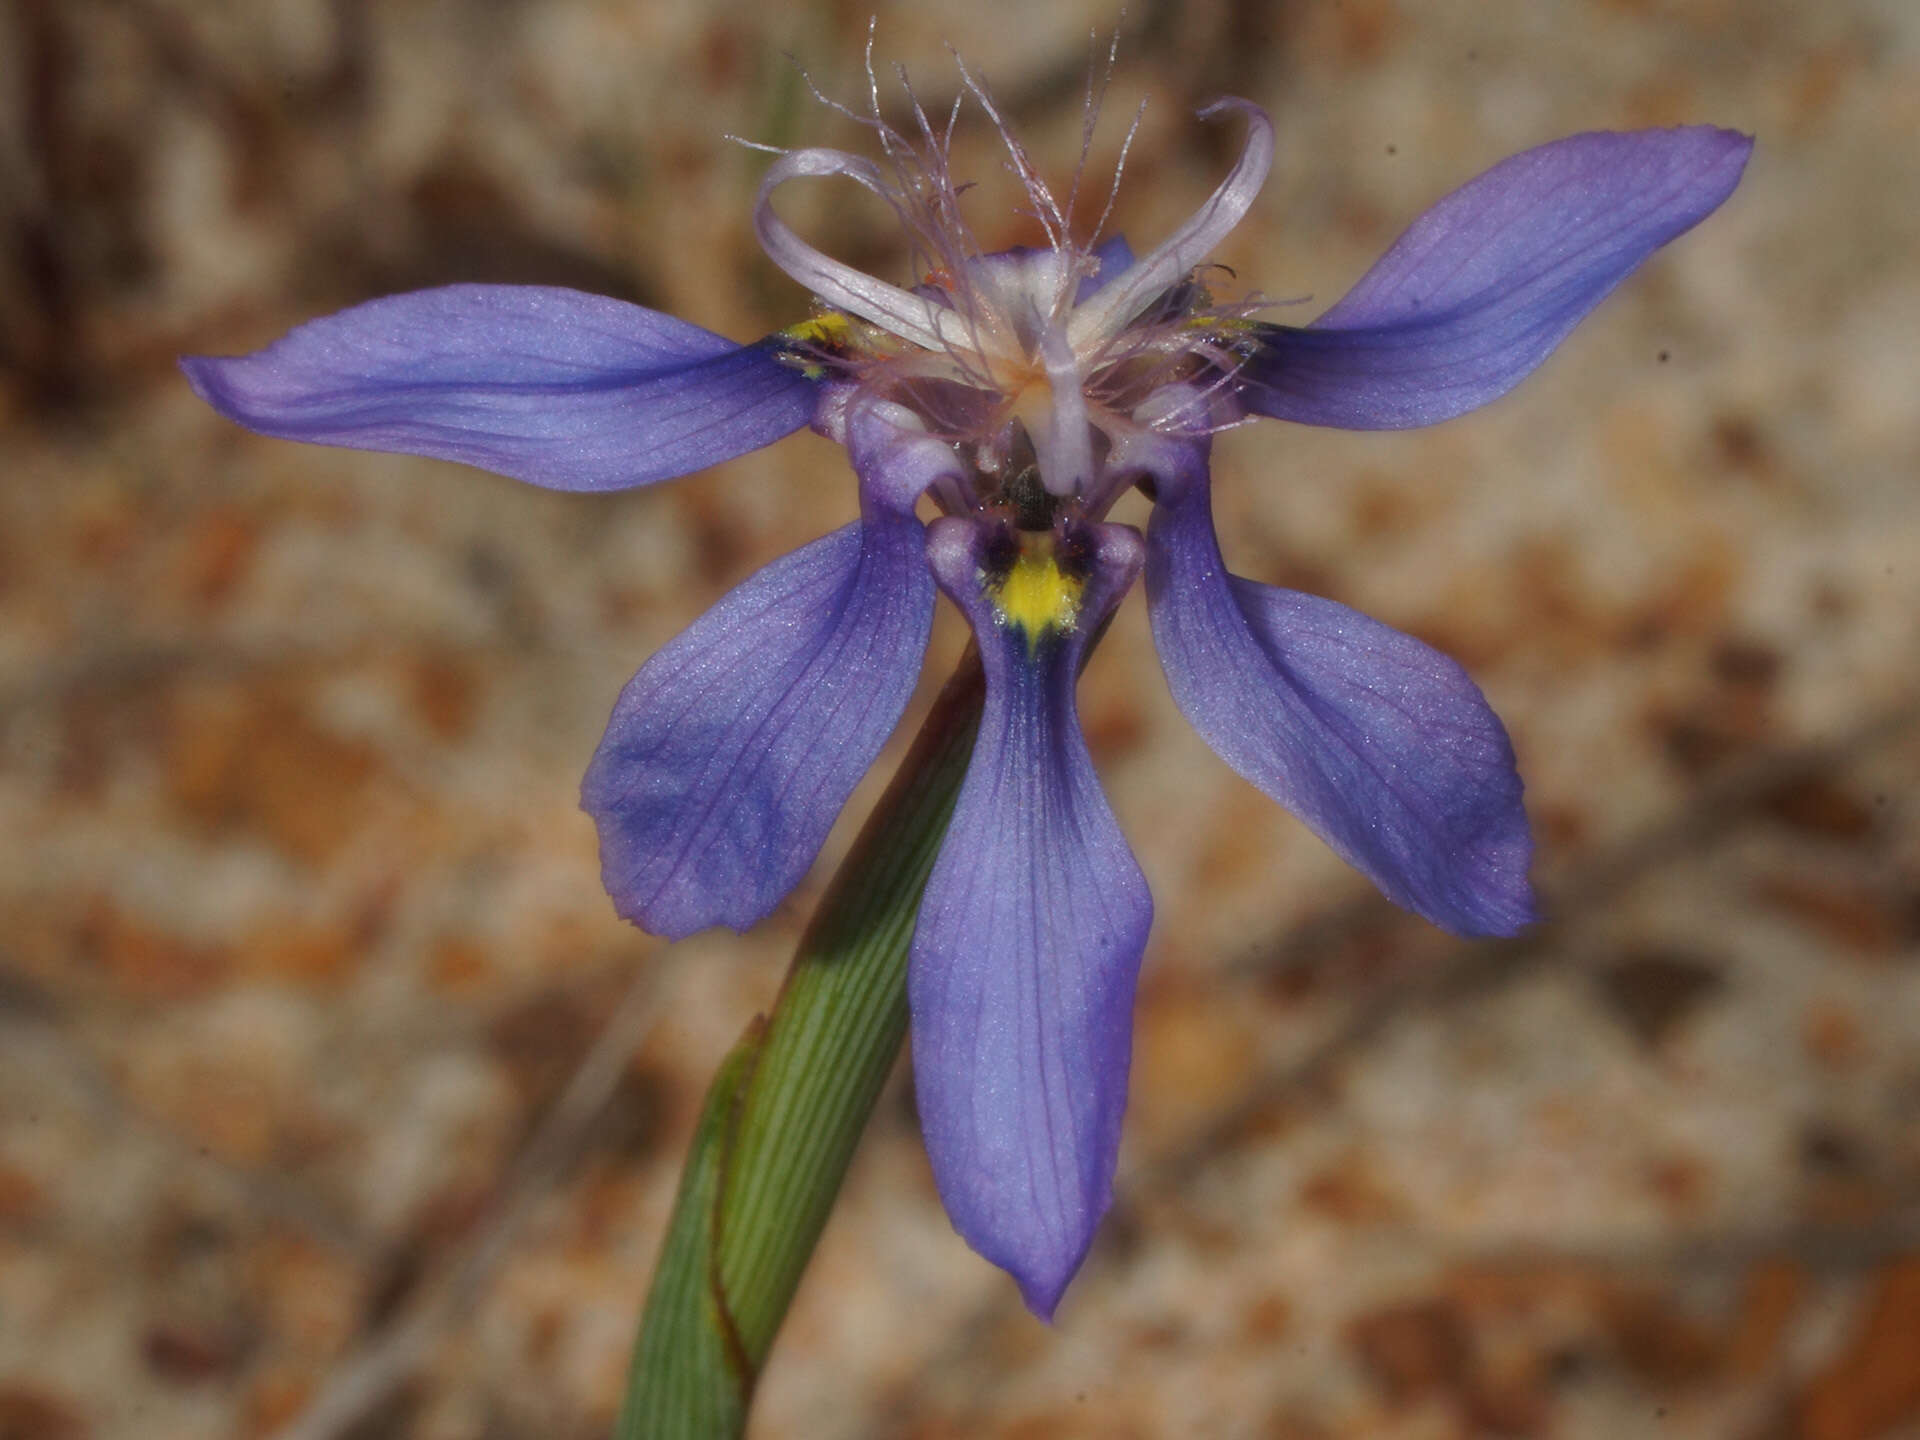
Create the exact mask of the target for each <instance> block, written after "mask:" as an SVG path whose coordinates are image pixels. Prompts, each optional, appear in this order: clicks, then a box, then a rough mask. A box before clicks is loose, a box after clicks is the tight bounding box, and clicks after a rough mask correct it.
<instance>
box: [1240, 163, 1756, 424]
mask: <svg viewBox="0 0 1920 1440" xmlns="http://www.w3.org/2000/svg"><path fill="white" fill-rule="evenodd" d="M1752 149H1753V141H1752V140H1751V139H1750V138H1748V137H1747V136H1745V135H1741V134H1738V133H1736V132H1734V131H1732V130H1717V129H1714V128H1712V127H1711V126H1705V125H1699V126H1691V127H1688V128H1684V129H1675V130H1637V131H1632V132H1629V133H1626V134H1614V133H1611V132H1606V131H1597V132H1594V133H1591V134H1586V135H1574V136H1570V137H1569V138H1567V139H1565V140H1559V141H1555V142H1554V143H1553V144H1551V145H1542V146H1540V147H1539V148H1538V149H1535V150H1527V151H1524V152H1522V153H1521V154H1519V155H1515V156H1513V157H1512V158H1511V159H1509V160H1504V161H1502V162H1501V163H1500V164H1498V165H1496V166H1494V167H1493V169H1491V170H1489V171H1487V173H1486V174H1484V175H1482V176H1481V177H1480V178H1479V179H1477V180H1474V181H1472V182H1470V183H1468V184H1467V185H1465V186H1463V187H1462V188H1460V189H1458V190H1456V191H1454V192H1453V194H1451V195H1449V196H1448V197H1447V198H1446V199H1444V200H1442V201H1441V202H1440V203H1439V204H1438V205H1436V206H1434V207H1433V208H1432V209H1431V210H1429V211H1427V213H1426V214H1424V215H1422V216H1421V217H1420V218H1419V219H1418V220H1416V221H1414V223H1413V226H1412V228H1411V229H1409V230H1408V231H1407V233H1406V234H1404V235H1402V236H1401V237H1400V239H1399V240H1398V241H1396V242H1395V243H1394V246H1393V248H1392V249H1391V250H1389V251H1387V253H1386V254H1385V255H1384V256H1382V257H1381V259H1380V262H1379V263H1378V264H1377V265H1375V266H1374V267H1373V269H1371V270H1369V271H1368V272H1367V273H1366V275H1365V276H1364V277H1363V278H1362V279H1361V281H1360V283H1359V284H1358V285H1356V286H1354V287H1353V289H1352V291H1351V292H1349V293H1348V295H1347V296H1346V298H1345V299H1343V300H1341V301H1340V303H1339V304H1337V305H1335V306H1334V307H1333V308H1332V309H1331V310H1329V311H1327V313H1326V314H1324V315H1322V316H1321V317H1320V318H1319V319H1318V320H1316V321H1314V322H1313V324H1312V325H1311V326H1310V327H1309V328H1307V329H1304V330H1301V329H1293V328H1289V327H1285V326H1278V325H1275V326H1263V327H1261V331H1260V333H1261V337H1262V341H1263V343H1262V346H1261V348H1260V350H1259V351H1257V352H1256V353H1255V354H1254V356H1253V358H1252V359H1251V360H1249V361H1248V362H1247V364H1246V365H1245V366H1244V367H1243V368H1242V369H1241V371H1240V373H1239V376H1238V381H1239V385H1240V389H1241V397H1242V400H1243V402H1244V403H1245V405H1246V406H1247V408H1248V409H1250V410H1253V411H1256V412H1258V413H1259V414H1262V415H1270V416H1273V417H1274V418H1276V419H1280V420H1298V421H1302V422H1304V423H1306V424H1309V425H1335V426H1339V427H1341V428H1343V429H1347V430H1399V429H1405V428H1408V427H1410V426H1415V425H1431V424H1433V423H1435V422H1436V421H1440V420H1446V419H1449V418H1451V417H1452V416H1455V415H1460V414H1463V413H1465V412H1466V411H1468V410H1472V409H1474V408H1476V407H1477V406H1480V405H1484V404H1486V403H1487V402H1488V401H1489V400H1492V399H1494V398H1496V397H1497V396H1500V395H1504V394H1505V393H1506V392H1507V391H1508V390H1511V389H1512V388H1513V387H1514V386H1515V385H1517V384H1519V383H1520V381H1521V380H1522V379H1524V378H1525V377H1526V375H1527V374H1528V372H1530V371H1531V370H1532V369H1533V368H1534V367H1535V366H1536V365H1538V364H1539V363H1540V362H1541V361H1542V360H1544V359H1546V357H1547V355H1548V354H1549V353H1550V352H1551V351H1552V350H1553V347H1554V346H1556V345H1558V344H1559V343H1560V341H1561V340H1562V339H1563V338H1564V337H1565V336H1566V334H1567V332H1568V331H1570V330H1571V329H1573V327H1574V326H1575V325H1576V324H1577V323H1579V321H1580V319H1581V318H1582V317H1583V316H1585V315H1586V313H1587V312H1588V311H1589V310H1591V309H1593V307H1594V306H1595V305H1598V304H1599V303H1600V301H1601V300H1602V299H1604V298H1605V297H1606V295H1607V293H1608V292H1609V291H1611V290H1612V289H1613V287H1614V286H1616V285H1618V284H1619V283H1620V282H1621V281H1622V280H1624V279H1625V278H1626V277H1627V276H1628V275H1629V274H1630V273H1631V272H1632V271H1633V269H1634V267H1635V266H1637V265H1639V263H1640V262H1641V261H1642V260H1645V259H1646V258H1647V256H1649V255H1651V254H1652V253H1653V252H1654V251H1655V250H1657V249H1659V248H1660V247H1661V246H1662V245H1664V244H1666V243H1667V242H1668V241H1669V240H1672V239H1673V238H1674V237H1676V236H1677V235H1680V234H1681V233H1682V232H1684V231H1686V230H1689V229H1691V228H1692V227H1693V226H1695V225H1697V224H1698V223H1699V222H1700V221H1702V220H1704V219H1705V218H1706V217H1707V216H1708V215H1710V214H1711V213H1712V212H1713V211H1714V210H1715V209H1716V208H1718V206H1719V205H1720V203H1721V202H1722V201H1723V200H1725V199H1726V198H1727V196H1729V195H1731V194H1732V193H1733V187H1734V185H1735V184H1736V183H1738V181H1739V179H1740V172H1741V170H1742V169H1743V168H1744V167H1745V165H1746V163H1747V156H1748V154H1749V153H1750V152H1751V151H1752Z"/></svg>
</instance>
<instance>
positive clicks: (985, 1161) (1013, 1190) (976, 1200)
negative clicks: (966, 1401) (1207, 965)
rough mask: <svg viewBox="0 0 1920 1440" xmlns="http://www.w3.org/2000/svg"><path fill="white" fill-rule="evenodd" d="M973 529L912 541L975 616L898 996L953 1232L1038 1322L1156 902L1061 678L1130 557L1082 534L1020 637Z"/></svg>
mask: <svg viewBox="0 0 1920 1440" xmlns="http://www.w3.org/2000/svg"><path fill="white" fill-rule="evenodd" d="M987 543H988V537H987V536H986V535H985V533H984V532H983V530H982V528H981V527H980V526H979V524H978V523H977V522H975V521H971V520H942V521H937V522H935V525H934V528H933V531H932V533H931V537H930V541H929V545H928V555H929V558H930V560H931V561H932V564H933V567H934V572H935V575H936V576H937V578H938V579H939V581H940V584H941V587H942V588H943V589H944V590H945V591H946V592H947V594H948V595H949V596H951V597H952V598H953V599H954V601H955V602H956V603H957V604H958V605H959V606H960V608H961V609H962V610H963V611H964V612H965V613H966V615H967V618H968V620H969V621H970V622H971V623H972V625H973V629H974V635H975V638H976V640H977V641H978V643H979V646H980V652H981V659H982V662H983V664H984V666H985V669H986V677H987V699H986V712H985V715H984V716H983V718H982V720H981V725H980V735H979V739H978V740H977V741H976V742H975V745H974V751H973V759H972V763H971V764H970V766H969V767H968V770H967V778H966V781H965V783H964V785H963V786H962V787H961V791H960V798H959V801H958V802H957V805H956V807H955V810H954V815H953V821H952V824H951V827H950V828H949V829H948V832H947V837H946V840H945V842H944V843H943V844H942V846H941V849H940V856H939V859H938V860H937V861H936V862H935V865H934V869H933V874H932V876H931V878H930V879H929V880H928V883H927V890H926V896H925V898H924V899H923V901H922V902H921V906H920V919H919V925H918V928H917V929H916V930H915V932H914V939H913V955H912V960H911V965H910V968H909V971H908V980H907V994H908V999H909V1002H910V1004H911V1007H912V1012H913V1064H914V1079H915V1086H916V1090H915V1094H916V1097H917V1100H918V1104H919V1109H920V1124H921V1129H922V1130H923V1132H924V1133H925V1136H926V1144H927V1154H928V1156H929V1157H930V1158H931V1160H932V1162H933V1175H934V1180H935V1182H936V1183H937V1184H938V1185H939V1187H940V1197H941V1199H942V1200H943V1201H944V1202H945V1203H946V1207H947V1213H948V1215H950V1216H951V1217H952V1219H953V1224H954V1228H955V1229H956V1230H958V1231H959V1232H960V1234H961V1235H962V1236H963V1237H964V1238H965V1239H966V1241H967V1243H968V1244H969V1245H971V1246H972V1247H973V1248H974V1249H975V1250H977V1251H979V1252H980V1253H981V1254H982V1255H984V1256H985V1257H986V1258H987V1259H989V1260H991V1261H993V1262H994V1263H995V1264H996V1265H999V1266H1001V1267H1003V1268H1004V1269H1006V1270H1008V1271H1010V1272H1012V1274H1013V1277H1014V1278H1015V1279H1016V1280H1017V1281H1018V1282H1019V1284H1020V1289H1021V1293H1022V1294H1023V1295H1024V1296H1025V1298H1026V1302H1027V1305H1028V1307H1029V1308H1031V1309H1032V1310H1033V1311H1034V1313H1035V1314H1037V1315H1039V1316H1041V1317H1042V1318H1043V1319H1044V1318H1048V1317H1051V1315H1052V1314H1053V1310H1054V1307H1055V1306H1056V1305H1057V1304H1058V1303H1059V1300H1060V1295H1061V1292H1062V1291H1063V1290H1065V1288H1066V1285H1067V1282H1068V1281H1069V1280H1071V1279H1072V1278H1073V1274H1074V1272H1075V1271H1076V1270H1078V1269H1079V1267H1080V1262H1081V1260H1082V1259H1083V1258H1085V1256H1086V1253H1087V1246H1088V1245H1089V1244H1090V1243H1091V1241H1092V1238H1093V1231H1094V1227H1095V1226H1096V1225H1097V1224H1098V1223H1099V1220H1100V1217H1101V1216H1102V1215H1103V1214H1104V1213H1105V1212H1106V1209H1107V1205H1108V1203H1109V1201H1110V1200H1111V1198H1112V1190H1113V1171H1114V1164H1115V1161H1116V1158H1117V1155H1118V1151H1119V1144H1120V1118H1121V1113H1122V1111H1123V1110H1124V1109H1125V1108H1126V1098H1127V1068H1128V1063H1129V1058H1130V1054H1131V1049H1132V1029H1133V990H1134V979H1135V976H1136V974H1137V973H1138V970H1139V965H1140V956H1141V952H1142V951H1143V950H1144V949H1145V947H1146V941H1147V928H1148V926H1149V924H1150V923H1151V921H1152V918H1153V902H1152V901H1151V899H1150V898H1149V897H1148V895H1147V886H1146V881H1145V879H1144V878H1143V877H1142V876H1141V874H1140V868H1139V866H1138V865H1136V864H1135V863H1134V859H1133V855H1132V853H1131V852H1130V851H1129V850H1128V849H1127V842H1126V840H1125V839H1124V838H1123V837H1122V836H1121V834H1120V829H1119V826H1118V825H1117V824H1115V822H1114V818H1113V812H1112V811H1111V810H1109V809H1108V807H1107V802H1106V797H1105V796H1104V795H1103V794H1102V793H1101V790H1100V782H1099V780H1098V779H1097V778H1096V777H1095V775H1094V773H1093V764H1092V761H1091V760H1090V758H1089V757H1088V755H1087V747H1086V742H1085V741H1084V740H1083V739H1082V738H1081V735H1080V723H1079V718H1078V715H1077V713H1076V711H1075V708H1074V680H1075V677H1076V676H1077V675H1078V673H1079V669H1080V664H1081V661H1082V660H1083V659H1084V657H1085V654H1086V649H1087V645H1088V643H1089V637H1090V636H1091V635H1092V634H1093V633H1095V632H1096V631H1097V629H1098V628H1099V626H1100V624H1101V623H1102V621H1103V620H1104V619H1105V617H1106V615H1107V614H1109V613H1110V612H1111V610H1112V608H1113V606H1114V605H1115V604H1116V603H1117V602H1118V600H1119V598H1120V595H1121V594H1122V593H1123V592H1124V590H1125V589H1126V588H1127V586H1128V585H1130V584H1131V583H1132V581H1133V578H1134V576H1135V575H1136V574H1137V573H1138V571H1139V567H1140V550H1141V545H1140V539H1139V536H1138V535H1137V534H1135V533H1134V532H1133V531H1131V530H1128V529H1126V528H1125V527H1122V526H1112V525H1110V526H1101V527H1098V528H1097V529H1096V530H1095V531H1093V532H1092V533H1091V535H1090V536H1089V537H1088V544H1089V550H1090V555H1089V558H1090V562H1091V566H1092V570H1091V574H1090V576H1089V578H1088V581H1087V587H1086V590H1085V592H1084V594H1083V595H1082V597H1081V602H1080V606H1079V612H1078V618H1077V621H1076V622H1075V623H1074V624H1073V625H1072V628H1070V629H1069V630H1067V631H1065V632H1064V633H1062V632H1057V631H1056V632H1050V633H1048V634H1046V635H1043V636H1035V637H1031V638H1030V637H1029V636H1028V634H1027V633H1026V632H1025V631H1022V630H1021V629H1019V628H1017V627H1015V626H1011V625H1007V624H1004V623H1001V622H1000V621H999V619H998V616H997V615H996V613H995V611H994V609H993V605H992V602H991V601H990V600H989V599H988V598H987V597H986V595H985V594H984V593H983V589H982V580H981V574H982V560H983V553H984V547H985V545H986V544H987Z"/></svg>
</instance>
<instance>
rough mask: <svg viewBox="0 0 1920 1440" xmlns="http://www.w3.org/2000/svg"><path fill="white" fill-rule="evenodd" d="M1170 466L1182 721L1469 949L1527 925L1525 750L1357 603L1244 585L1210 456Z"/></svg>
mask: <svg viewBox="0 0 1920 1440" xmlns="http://www.w3.org/2000/svg"><path fill="white" fill-rule="evenodd" d="M1165 450H1166V452H1167V453H1168V454H1170V455H1172V456H1174V457H1175V458H1173V459H1172V460H1171V461H1170V462H1163V463H1161V464H1159V465H1157V466H1155V467H1153V468H1154V471H1155V475H1156V480H1157V481H1158V486H1157V488H1158V503H1157V504H1156V505H1155V507H1154V511H1153V519H1152V522H1151V526H1150V528H1149V530H1148V532H1147V600H1148V606H1149V612H1150V614H1151V617H1152V621H1153V638H1154V645H1155V647H1156V648H1157V649H1158V650H1159V652H1160V663H1161V665H1162V667H1163V668H1164V669H1165V670H1166V674H1167V682H1168V684H1169V686H1170V687H1171V688H1172V690H1173V698H1174V700H1175V701H1176V702H1177V703H1178V704H1179V706H1180V709H1181V711H1182V713H1184V714H1185V715H1186V717H1187V719H1188V720H1189V721H1191V722H1192V724H1193V726H1194V728H1195V729H1196V730H1198V731H1199V732H1200V733H1201V735H1202V736H1204V737H1205V738H1206V741H1207V743H1208V744H1209V745H1211V746H1212V747H1213V748H1214V750H1215V751H1216V752H1217V753H1218V754H1219V756H1220V758H1221V759H1223V760H1225V761H1226V762H1227V763H1228V764H1229V765H1231V766H1232V767H1233V768H1234V769H1235V770H1237V771H1238V772H1239V773H1240V774H1241V775H1242V776H1244V777H1245V778H1246V779H1248V780H1250V781H1252V782H1253V784H1255V785H1257V786H1259V787H1260V788H1261V789H1262V790H1264V791H1266V793H1267V794H1269V795H1271V796H1272V797H1273V798H1274V799H1276V800H1278V801H1279V802H1280V803H1281V804H1282V805H1284V806H1286V807H1287V808H1288V809H1289V810H1291V811H1293V813H1294V814H1295V815H1298V816H1299V817H1300V818H1301V819H1302V820H1304V821H1306V822H1307V824H1308V825H1310V826H1311V827H1312V828H1313V829H1314V831H1315V832H1316V833H1317V834H1318V835H1319V836H1320V837H1321V838H1322V839H1323V840H1325V841H1326V842H1327V844H1328V845H1330V846H1332V847H1333V849H1334V850H1335V851H1337V852H1338V853H1339V854H1340V855H1341V856H1342V857H1343V858H1344V859H1346V860H1347V861H1348V862H1349V863H1350V864H1352V865H1353V866H1354V867H1355V868H1357V869H1359V870H1361V871H1362V872H1364V873H1365V874H1366V875H1367V876H1368V877H1369V878H1370V879H1372V881H1373V882H1374V883H1375V884H1376V885H1378V886H1379V887H1380V889H1381V890H1382V891H1383V892H1385V894H1386V895H1387V897H1388V898H1389V899H1391V900H1393V901H1394V902H1396V903H1397V904H1400V905H1403V906H1405V907H1406V908H1407V909H1409V910H1413V911H1416V912H1417V913H1419V914H1421V915H1424V916H1426V917H1427V918H1428V919H1429V920H1431V921H1433V922H1434V924H1436V925H1439V926H1441V927H1442V928H1444V929H1447V930H1451V931H1453V932H1454V933H1456V934H1460V935H1511V934H1513V933H1514V932H1515V931H1517V930H1519V929H1520V928H1521V927H1522V926H1524V925H1526V924H1527V923H1528V922H1529V921H1531V920H1532V919H1533V918H1534V909H1533V899H1532V892H1531V890H1530V888H1529V887H1528V884H1527V863H1528V861H1529V859H1530V858H1531V857H1532V853H1533V841H1532V838H1531V836H1530V835H1529V833H1528V830H1527V818H1526V813H1525V811H1524V810H1522V808H1521V805H1520V777H1519V774H1518V773H1517V771H1516V770H1515V768H1514V763H1513V747H1512V746H1511V745H1510V744H1509V743H1508V740H1507V733H1506V731H1505V729H1504V728H1502V726H1501V724H1500V720H1499V718H1498V717H1497V716H1496V715H1495V714H1494V713H1493V711H1492V710H1491V709H1490V708H1489V707H1488V705H1487V702H1486V700H1485V699H1484V698H1483V697H1482V696H1481V694H1480V691H1479V690H1478V689H1477V688H1476V687H1475V686H1474V683H1473V682H1472V681H1471V680H1470V679H1468V678H1467V675H1466V672H1465V671H1464V670H1462V669H1461V668H1460V667H1459V666H1458V665H1456V664H1455V663H1454V662H1453V661H1451V660H1449V659H1448V658H1447V657H1446V656H1444V655H1442V654H1441V653H1440V652H1439V651H1437V650H1435V649H1433V648H1432V647H1431V646H1428V645H1423V644H1421V643H1420V642H1419V641H1418V640H1415V639H1413V638H1412V637H1411V636H1407V635H1402V634H1400V633H1399V632H1398V631H1396V630H1394V629H1392V628H1391V627H1389V626H1386V625H1382V624H1381V623H1380V622H1379V621H1377V620H1371V619H1368V618H1367V617H1366V616H1365V615H1362V614H1360V613H1359V612H1358V611H1354V610H1349V609H1348V608H1347V607H1346V606H1344V605H1337V604H1335V603H1334V602H1333V601H1331V600H1323V599H1319V598H1317V597H1315V596H1311V595H1301V594H1297V593H1295V592H1293V591H1290V590H1275V589H1271V588H1269V587H1267V586H1265V585H1256V584H1253V583H1252V582H1250V581H1247V580H1241V579H1238V578H1236V577H1233V576H1230V575H1228V574H1227V570H1226V566H1225V564H1224V563H1223V562H1222V560H1221V558H1220V547H1219V544H1218V542H1217V541H1216V540H1215V538H1214V531H1213V517H1212V510H1211V505H1210V503H1209V497H1208V490H1207V479H1206V449H1205V443H1204V441H1194V442H1190V443H1188V442H1167V443H1166V445H1165Z"/></svg>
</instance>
